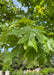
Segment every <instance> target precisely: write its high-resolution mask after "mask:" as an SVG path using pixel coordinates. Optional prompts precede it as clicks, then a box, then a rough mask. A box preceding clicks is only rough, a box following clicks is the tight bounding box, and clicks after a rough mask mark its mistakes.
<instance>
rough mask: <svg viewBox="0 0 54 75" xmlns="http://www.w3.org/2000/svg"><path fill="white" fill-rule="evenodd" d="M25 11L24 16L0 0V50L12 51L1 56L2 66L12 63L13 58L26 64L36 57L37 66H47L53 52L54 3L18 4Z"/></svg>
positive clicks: (35, 1)
mask: <svg viewBox="0 0 54 75" xmlns="http://www.w3.org/2000/svg"><path fill="white" fill-rule="evenodd" d="M18 1H19V2H21V4H22V6H25V7H28V9H27V10H28V11H27V12H26V13H25V12H24V11H23V10H21V8H17V7H16V6H15V5H14V4H13V2H12V0H9V1H6V0H4V1H2V0H0V8H2V9H1V10H0V17H1V19H0V49H2V48H5V50H7V51H8V50H9V49H10V48H12V51H11V52H9V53H6V54H5V56H4V57H5V59H4V63H7V62H8V61H9V62H10V63H12V59H13V58H14V57H15V56H21V57H22V59H27V60H28V61H29V62H31V61H34V60H35V58H36V57H37V62H38V63H39V65H43V64H45V63H46V62H50V58H51V53H53V52H54V29H53V28H54V21H53V19H54V16H53V14H54V11H53V6H54V4H53V3H54V1H53V0H50V1H49V0H47V1H46V0H39V1H37V0H32V1H30V0H28V1H27V0H18Z"/></svg>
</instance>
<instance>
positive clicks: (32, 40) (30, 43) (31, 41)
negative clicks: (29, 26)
mask: <svg viewBox="0 0 54 75" xmlns="http://www.w3.org/2000/svg"><path fill="white" fill-rule="evenodd" d="M28 46H31V47H33V48H34V49H35V50H36V51H38V50H37V43H36V40H35V36H34V33H33V31H31V32H30V36H29V41H28Z"/></svg>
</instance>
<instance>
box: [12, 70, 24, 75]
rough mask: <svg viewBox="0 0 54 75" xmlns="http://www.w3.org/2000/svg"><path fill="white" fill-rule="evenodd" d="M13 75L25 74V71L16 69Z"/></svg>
mask: <svg viewBox="0 0 54 75" xmlns="http://www.w3.org/2000/svg"><path fill="white" fill-rule="evenodd" d="M12 75H24V74H23V71H22V70H20V71H14V72H13V73H12Z"/></svg>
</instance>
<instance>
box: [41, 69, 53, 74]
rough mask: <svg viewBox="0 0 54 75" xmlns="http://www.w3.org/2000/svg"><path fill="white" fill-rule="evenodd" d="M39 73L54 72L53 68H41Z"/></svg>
mask: <svg viewBox="0 0 54 75" xmlns="http://www.w3.org/2000/svg"><path fill="white" fill-rule="evenodd" d="M40 73H54V68H43V69H42V70H41V71H40Z"/></svg>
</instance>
